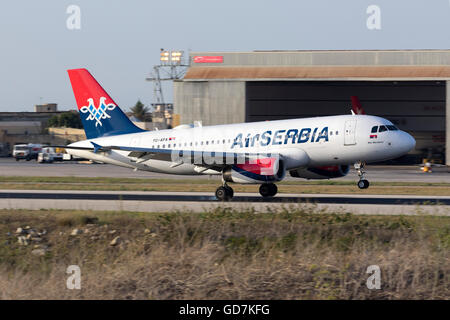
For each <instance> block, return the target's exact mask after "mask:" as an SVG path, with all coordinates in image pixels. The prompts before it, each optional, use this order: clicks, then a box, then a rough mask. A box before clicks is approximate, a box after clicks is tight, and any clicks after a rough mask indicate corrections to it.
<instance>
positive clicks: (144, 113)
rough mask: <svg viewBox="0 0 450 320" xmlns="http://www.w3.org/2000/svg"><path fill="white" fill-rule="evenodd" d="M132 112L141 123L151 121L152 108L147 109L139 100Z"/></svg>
mask: <svg viewBox="0 0 450 320" xmlns="http://www.w3.org/2000/svg"><path fill="white" fill-rule="evenodd" d="M130 110H131V112H132V113H133V116H135V117H136V119H139V120H141V121H151V114H150V112H149V111H150V108H149V107H146V106H145V105H144V104H143V103H142V102H141V100H138V101H137V102H136V104H135V105H134V107H132V108H131V109H130Z"/></svg>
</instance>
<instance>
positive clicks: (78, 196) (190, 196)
mask: <svg viewBox="0 0 450 320" xmlns="http://www.w3.org/2000/svg"><path fill="white" fill-rule="evenodd" d="M0 199H46V200H56V199H66V200H113V201H148V202H155V201H169V202H180V201H183V202H219V201H218V200H217V199H216V198H215V196H213V195H212V194H209V193H203V192H164V193H162V192H138V193H135V192H117V191H106V192H105V191H90V192H89V191H53V190H49V191H31V190H26V191H25V190H10V191H0ZM230 202H249V203H255V202H260V203H326V204H329V203H335V204H371V205H378V204H384V205H385V204H389V205H450V197H445V196H433V197H422V196H398V195H396V196H386V195H371V196H366V195H365V196H360V195H358V196H355V195H348V194H343V195H329V194H321V195H315V194H309V195H302V196H298V195H296V194H283V195H277V196H275V197H273V198H263V197H261V196H260V195H259V194H253V193H239V194H237V195H236V196H235V197H233V199H232V200H231V201H230Z"/></svg>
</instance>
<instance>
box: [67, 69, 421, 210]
mask: <svg viewBox="0 0 450 320" xmlns="http://www.w3.org/2000/svg"><path fill="white" fill-rule="evenodd" d="M68 73H69V78H70V82H71V84H72V88H73V92H74V94H75V99H76V102H77V105H78V110H79V112H80V116H81V120H82V123H83V126H84V130H85V132H86V137H87V140H84V141H79V142H75V143H72V144H70V145H69V146H66V149H67V152H68V153H70V154H72V155H75V156H79V157H82V158H87V159H91V160H93V161H98V162H104V163H109V164H113V165H118V166H122V167H128V168H132V169H135V170H143V171H152V172H160V173H169V174H179V175H220V176H222V186H219V187H218V188H217V190H216V197H217V199H219V200H222V201H226V200H229V199H231V198H232V197H233V189H232V188H231V187H230V186H229V185H228V183H229V182H234V183H248V184H260V188H259V192H260V194H261V195H262V196H263V197H273V196H275V195H276V193H277V186H276V184H275V182H278V181H281V180H283V179H284V178H285V176H286V172H289V174H290V175H291V176H292V177H295V178H305V179H331V178H339V177H343V176H345V175H347V174H348V172H349V169H350V165H352V164H353V165H354V167H355V169H356V170H357V173H358V176H359V181H358V183H357V185H358V187H359V188H361V189H365V188H368V187H369V181H367V180H366V179H365V172H364V164H365V163H367V162H376V161H382V160H388V159H393V158H397V157H400V156H402V155H404V154H406V153H407V152H409V151H410V150H411V149H412V148H414V146H415V143H416V142H415V140H414V138H413V137H412V136H411V135H409V134H408V133H406V132H404V131H401V130H399V129H397V127H395V126H394V125H393V124H392V123H391V122H390V121H388V120H386V119H383V118H380V117H376V116H370V115H365V114H354V113H353V114H351V115H338V116H326V117H315V118H303V119H291V120H278V121H265V122H253V123H240V124H228V125H216V126H204V127H203V126H201V125H198V126H194V125H180V126H178V127H175V128H173V129H167V130H159V131H158V130H156V131H145V130H142V129H140V128H138V127H137V126H135V125H134V124H133V123H132V122H131V121H130V119H129V118H128V117H127V116H126V115H125V113H124V112H123V111H122V110H121V109H120V108H119V106H118V105H117V104H116V103H115V102H114V101H113V100H112V99H111V97H110V96H109V95H108V94H107V93H106V91H105V90H104V89H103V88H102V87H101V86H100V84H99V83H98V82H97V81H96V80H95V79H94V78H93V77H92V75H91V74H90V73H89V72H88V71H87V70H86V69H72V70H68ZM224 108H226V106H224Z"/></svg>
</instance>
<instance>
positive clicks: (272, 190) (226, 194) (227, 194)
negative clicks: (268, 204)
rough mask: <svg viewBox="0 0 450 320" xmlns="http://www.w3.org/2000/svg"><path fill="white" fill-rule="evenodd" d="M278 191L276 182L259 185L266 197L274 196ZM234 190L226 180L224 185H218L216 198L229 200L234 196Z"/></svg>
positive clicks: (261, 192)
mask: <svg viewBox="0 0 450 320" xmlns="http://www.w3.org/2000/svg"><path fill="white" fill-rule="evenodd" d="M277 192H278V187H277V185H276V184H274V183H264V184H262V185H261V186H260V187H259V193H260V194H261V195H262V196H263V197H264V198H268V197H273V196H274V195H276V194H277ZM233 195H234V191H233V189H232V188H231V187H230V186H228V185H227V184H226V183H225V182H224V183H223V186H221V187H218V188H217V190H216V198H217V200H219V201H229V200H231V198H233Z"/></svg>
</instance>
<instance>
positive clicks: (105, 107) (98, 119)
mask: <svg viewBox="0 0 450 320" xmlns="http://www.w3.org/2000/svg"><path fill="white" fill-rule="evenodd" d="M105 100H106V98H105V97H100V101H99V107H98V108H97V107H96V106H95V104H94V99H92V98H89V99H87V101H88V103H89V105H88V106H83V107H81V108H80V112H82V113H89V115H88V116H87V118H86V120H91V121H92V120H95V126H96V127H97V126H98V125H100V126H102V125H103V124H102V120H103V119H110V118H111V116H110V115H109V114H108V113H106V111H111V110H114V109H115V108H116V107H117V106H116V105H115V104H114V103H108V104H105Z"/></svg>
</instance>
